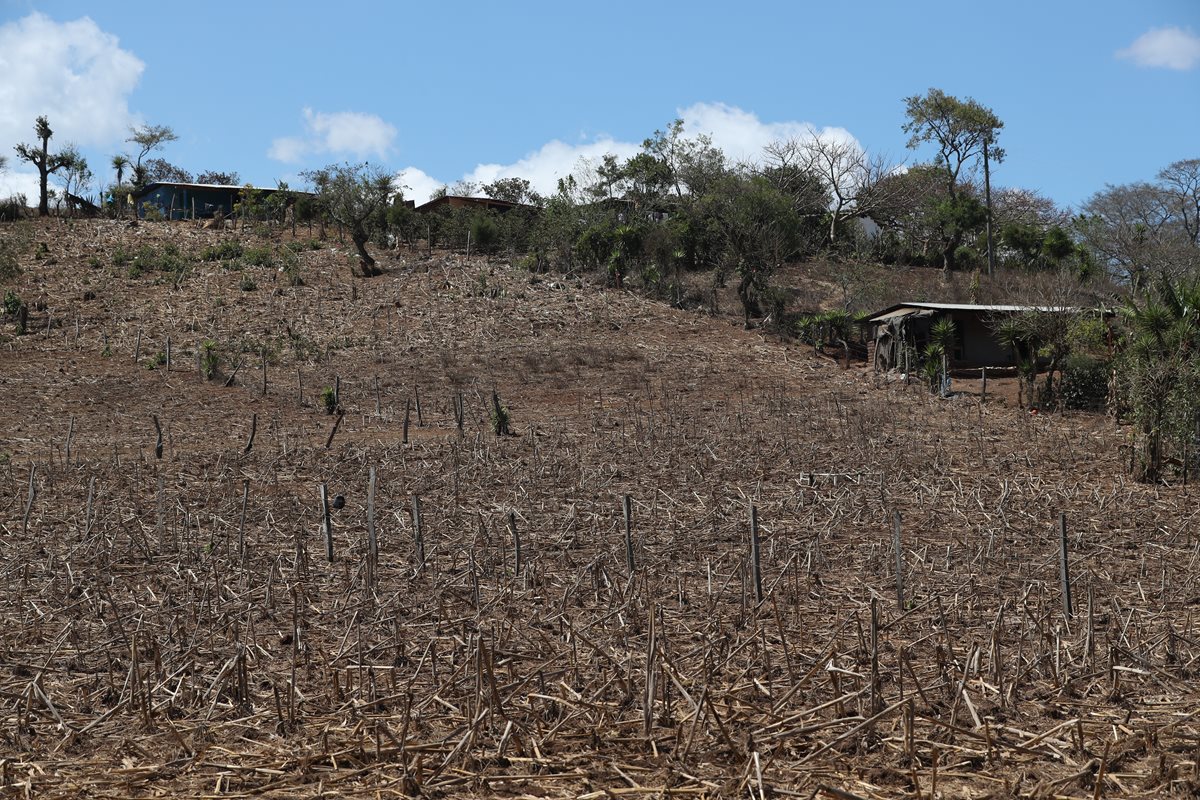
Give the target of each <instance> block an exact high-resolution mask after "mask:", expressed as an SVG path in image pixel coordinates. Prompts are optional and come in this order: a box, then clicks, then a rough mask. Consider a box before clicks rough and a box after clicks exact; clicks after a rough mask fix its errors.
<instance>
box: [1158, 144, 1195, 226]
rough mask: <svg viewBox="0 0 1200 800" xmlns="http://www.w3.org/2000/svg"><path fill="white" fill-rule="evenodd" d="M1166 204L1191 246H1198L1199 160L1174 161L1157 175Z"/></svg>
mask: <svg viewBox="0 0 1200 800" xmlns="http://www.w3.org/2000/svg"><path fill="white" fill-rule="evenodd" d="M1158 180H1159V181H1160V182H1161V185H1162V187H1163V189H1164V191H1166V192H1167V195H1168V198H1169V200H1168V202H1169V203H1170V205H1171V206H1172V207H1173V209H1174V211H1175V213H1176V214H1177V215H1178V216H1179V221H1180V224H1181V225H1183V230H1184V232H1185V233H1186V234H1187V237H1188V239H1190V240H1191V242H1192V244H1193V245H1197V244H1200V158H1189V159H1185V160H1183V161H1176V162H1175V163H1173V164H1170V165H1169V166H1167V167H1164V168H1163V169H1162V170H1160V171H1159V173H1158Z"/></svg>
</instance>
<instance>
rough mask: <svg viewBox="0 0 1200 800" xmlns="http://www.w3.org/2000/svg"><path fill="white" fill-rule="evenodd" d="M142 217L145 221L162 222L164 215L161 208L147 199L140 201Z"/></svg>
mask: <svg viewBox="0 0 1200 800" xmlns="http://www.w3.org/2000/svg"><path fill="white" fill-rule="evenodd" d="M142 219H144V220H145V221H146V222H162V221H163V220H164V219H166V217H165V216H164V215H163V212H162V209H161V208H159V207H158V206H156V205H154V204H153V203H151V202H150V201H148V200H147V201H146V202H144V203H142Z"/></svg>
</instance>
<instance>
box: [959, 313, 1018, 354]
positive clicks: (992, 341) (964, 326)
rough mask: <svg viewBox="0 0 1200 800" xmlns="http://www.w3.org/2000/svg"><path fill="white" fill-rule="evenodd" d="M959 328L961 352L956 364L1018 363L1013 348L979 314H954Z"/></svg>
mask: <svg viewBox="0 0 1200 800" xmlns="http://www.w3.org/2000/svg"><path fill="white" fill-rule="evenodd" d="M952 318H953V319H954V325H955V326H956V327H957V329H958V341H959V342H960V343H961V347H960V349H961V353H956V354H955V356H956V359H955V365H956V366H962V367H1011V366H1013V365H1014V364H1015V363H1016V360H1015V359H1014V358H1013V353H1012V349H1011V348H1008V347H1005V346H1004V345H1003V344H1001V343H1000V342H999V341H998V340H997V339H996V334H995V333H994V332H993V331H992V328H991V326H990V325H988V323H987V322H986V321H984V319H983V317H981V316H980V315H979V314H963V313H956V314H953V315H952Z"/></svg>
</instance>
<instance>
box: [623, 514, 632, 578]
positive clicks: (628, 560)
mask: <svg viewBox="0 0 1200 800" xmlns="http://www.w3.org/2000/svg"><path fill="white" fill-rule="evenodd" d="M621 512H622V515H623V516H624V517H625V566H626V567H628V569H629V574H630V575H633V571H634V562H633V498H631V497H630V496H629V495H625V496H624V497H622V498H621Z"/></svg>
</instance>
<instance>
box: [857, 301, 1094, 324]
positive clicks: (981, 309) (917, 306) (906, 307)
mask: <svg viewBox="0 0 1200 800" xmlns="http://www.w3.org/2000/svg"><path fill="white" fill-rule="evenodd" d="M916 310H927V311H967V312H976V313H980V314H1018V313H1021V312H1023V311H1051V312H1053V311H1078V310H1079V309H1078V308H1073V307H1071V306H1008V305H973V304H971V303H897V304H896V305H894V306H888V307H887V308H885V309H883V310H882V311H879V312H877V313H875V314H872V315H871V316H869V317H867V321H868V322H879V321H881V320H885V319H891V318H893V317H900V316H904V315H905V314H911V313H913V312H914V311H916Z"/></svg>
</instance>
